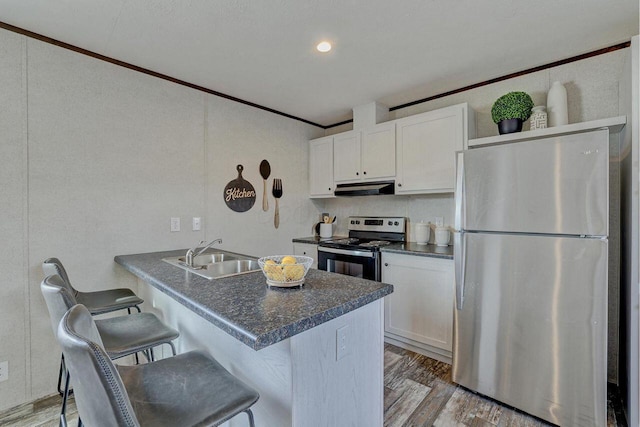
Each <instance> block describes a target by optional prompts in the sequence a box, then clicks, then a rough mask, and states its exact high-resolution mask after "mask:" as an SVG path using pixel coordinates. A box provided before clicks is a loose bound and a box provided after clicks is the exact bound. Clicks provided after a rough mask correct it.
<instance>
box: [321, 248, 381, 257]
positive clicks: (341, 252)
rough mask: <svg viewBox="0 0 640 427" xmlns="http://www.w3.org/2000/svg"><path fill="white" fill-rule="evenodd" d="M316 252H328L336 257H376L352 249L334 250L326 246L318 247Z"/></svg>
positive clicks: (370, 253)
mask: <svg viewBox="0 0 640 427" xmlns="http://www.w3.org/2000/svg"><path fill="white" fill-rule="evenodd" d="M318 252H328V253H331V254H338V255H351V256H359V257H363V258H374V257H375V256H376V254H375V253H374V252H369V251H354V250H353V249H336V248H328V247H326V246H318Z"/></svg>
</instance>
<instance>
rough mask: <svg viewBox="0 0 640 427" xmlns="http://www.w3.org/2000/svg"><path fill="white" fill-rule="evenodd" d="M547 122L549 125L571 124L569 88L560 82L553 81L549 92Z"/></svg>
mask: <svg viewBox="0 0 640 427" xmlns="http://www.w3.org/2000/svg"><path fill="white" fill-rule="evenodd" d="M547 124H548V125H549V127H553V126H562V125H566V124H569V112H568V109H567V89H565V87H564V86H563V85H562V84H561V83H560V82H553V84H552V85H551V89H549V93H548V94H547Z"/></svg>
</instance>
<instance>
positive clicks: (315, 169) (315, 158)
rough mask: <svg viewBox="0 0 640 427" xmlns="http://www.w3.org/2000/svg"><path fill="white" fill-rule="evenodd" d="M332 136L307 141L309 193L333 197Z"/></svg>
mask: <svg viewBox="0 0 640 427" xmlns="http://www.w3.org/2000/svg"><path fill="white" fill-rule="evenodd" d="M334 190H335V188H334V183H333V137H331V136H329V137H325V138H320V139H314V140H312V141H309V195H310V196H311V197H333V191H334Z"/></svg>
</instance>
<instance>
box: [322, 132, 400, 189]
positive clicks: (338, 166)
mask: <svg viewBox="0 0 640 427" xmlns="http://www.w3.org/2000/svg"><path fill="white" fill-rule="evenodd" d="M333 159H334V160H333V173H334V179H335V182H336V183H348V182H360V181H374V180H375V181H377V180H381V179H392V178H393V177H394V176H395V175H396V135H395V123H394V122H387V123H381V124H379V125H376V126H373V127H372V128H370V129H365V130H362V131H350V132H345V133H341V134H339V135H335V136H334V139H333Z"/></svg>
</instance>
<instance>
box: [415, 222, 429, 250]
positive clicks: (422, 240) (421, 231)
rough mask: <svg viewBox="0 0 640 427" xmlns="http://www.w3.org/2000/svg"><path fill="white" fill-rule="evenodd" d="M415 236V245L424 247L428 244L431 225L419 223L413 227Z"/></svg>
mask: <svg viewBox="0 0 640 427" xmlns="http://www.w3.org/2000/svg"><path fill="white" fill-rule="evenodd" d="M415 234H416V243H417V244H419V245H426V244H427V243H428V242H429V236H430V235H431V224H429V223H428V222H424V221H420V222H419V223H417V224H416V226H415Z"/></svg>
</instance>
